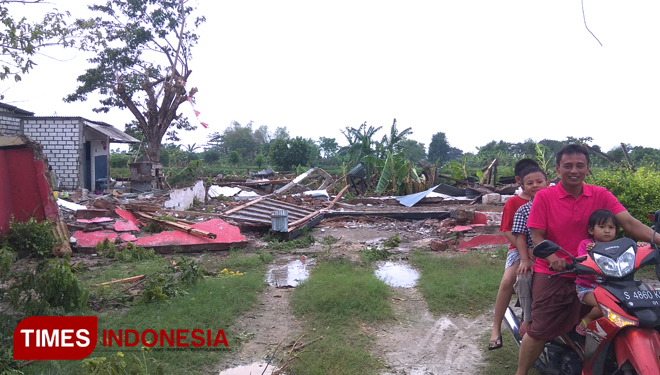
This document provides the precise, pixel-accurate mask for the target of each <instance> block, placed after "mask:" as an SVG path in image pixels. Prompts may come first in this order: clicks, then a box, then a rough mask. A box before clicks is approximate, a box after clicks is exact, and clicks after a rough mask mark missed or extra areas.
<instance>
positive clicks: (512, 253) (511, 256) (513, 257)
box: [504, 249, 520, 269]
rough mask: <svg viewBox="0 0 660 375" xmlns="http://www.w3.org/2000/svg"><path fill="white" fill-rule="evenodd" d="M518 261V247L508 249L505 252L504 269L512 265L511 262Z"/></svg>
mask: <svg viewBox="0 0 660 375" xmlns="http://www.w3.org/2000/svg"><path fill="white" fill-rule="evenodd" d="M518 261H520V254H518V249H511V250H509V252H508V253H507V254H506V265H505V266H504V269H507V268H509V267H511V266H513V264H514V263H516V262H518Z"/></svg>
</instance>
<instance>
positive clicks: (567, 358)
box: [505, 211, 660, 375]
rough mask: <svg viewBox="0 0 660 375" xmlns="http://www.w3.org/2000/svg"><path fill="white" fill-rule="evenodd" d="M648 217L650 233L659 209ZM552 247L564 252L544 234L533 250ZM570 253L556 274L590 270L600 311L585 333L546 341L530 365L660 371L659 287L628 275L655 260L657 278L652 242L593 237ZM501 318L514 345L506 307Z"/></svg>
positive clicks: (628, 373)
mask: <svg viewBox="0 0 660 375" xmlns="http://www.w3.org/2000/svg"><path fill="white" fill-rule="evenodd" d="M654 219H655V220H654V236H655V232H656V230H657V229H658V227H660V211H658V212H656V214H655V218H654ZM557 251H563V252H564V253H566V254H568V252H566V251H565V250H563V249H561V248H560V247H559V246H558V245H557V244H555V243H554V242H552V241H548V240H546V241H543V242H541V243H539V244H538V245H537V246H536V247H534V255H535V256H536V257H538V258H542V259H545V258H547V257H548V256H550V255H551V254H554V253H555V252H557ZM568 255H570V254H568ZM570 256H571V258H572V260H573V262H572V263H571V264H568V265H567V267H566V271H563V272H560V273H557V274H556V275H560V274H566V273H575V275H576V277H580V276H587V275H595V276H596V280H597V281H598V282H599V285H598V287H596V289H594V297H595V299H596V302H597V303H598V306H599V307H600V310H601V312H602V313H603V316H602V317H601V318H599V319H596V320H594V321H593V322H591V323H590V324H589V325H588V326H587V328H588V334H587V336H586V337H585V336H581V335H578V334H577V333H575V332H574V331H571V332H569V333H567V334H564V335H561V336H559V337H557V338H555V339H553V340H552V341H550V342H548V343H547V344H546V346H545V348H544V350H543V353H542V354H541V356H540V357H539V359H538V360H537V361H536V363H535V365H534V367H535V368H536V369H537V370H539V372H541V373H542V374H545V375H551V374H552V375H580V374H583V375H603V374H612V375H634V374H637V375H660V335H659V334H658V329H659V328H660V290H654V289H653V288H652V287H651V286H650V285H647V284H645V283H643V282H641V281H639V280H635V279H634V274H635V271H637V270H638V269H640V268H641V267H643V266H646V265H650V264H655V265H656V275H657V276H658V277H659V280H660V275H659V273H660V267H658V266H657V265H658V263H659V261H660V253H659V252H658V248H657V247H656V246H655V245H654V244H651V246H644V247H639V248H638V247H637V244H636V243H635V242H634V241H633V240H631V239H629V238H621V239H618V240H615V241H612V242H606V243H597V244H596V245H595V246H594V248H593V249H591V250H590V251H589V256H586V257H581V258H575V257H573V256H572V255H570ZM556 275H552V276H550V277H555V276H556ZM505 322H506V324H507V326H508V327H509V330H510V332H511V334H512V335H513V337H514V340H515V341H516V342H517V343H518V345H520V342H521V340H522V338H521V337H520V334H519V333H518V331H519V322H518V318H517V317H516V315H515V314H514V313H513V311H512V310H511V309H510V308H509V309H508V310H507V312H506V314H505Z"/></svg>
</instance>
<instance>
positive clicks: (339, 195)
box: [328, 184, 349, 208]
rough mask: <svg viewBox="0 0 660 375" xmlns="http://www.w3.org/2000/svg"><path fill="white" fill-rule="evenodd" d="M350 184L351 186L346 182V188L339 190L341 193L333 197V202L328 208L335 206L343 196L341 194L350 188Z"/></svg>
mask: <svg viewBox="0 0 660 375" xmlns="http://www.w3.org/2000/svg"><path fill="white" fill-rule="evenodd" d="M348 186H349V185H348V184H346V186H344V188H343V189H341V191H340V192H339V194H337V196H336V197H335V199H333V200H332V202H330V205H329V206H328V208H332V206H334V205H335V203H337V201H339V199H340V198H341V196H342V195H344V193H345V192H346V190H348Z"/></svg>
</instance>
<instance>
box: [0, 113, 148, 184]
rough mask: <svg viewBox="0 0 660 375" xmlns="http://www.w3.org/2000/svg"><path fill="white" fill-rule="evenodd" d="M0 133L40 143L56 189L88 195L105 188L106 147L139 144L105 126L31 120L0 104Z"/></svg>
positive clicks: (61, 118) (53, 118) (60, 119)
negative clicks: (56, 183) (86, 192)
mask: <svg viewBox="0 0 660 375" xmlns="http://www.w3.org/2000/svg"><path fill="white" fill-rule="evenodd" d="M0 133H2V134H3V135H6V136H10V135H17V134H25V135H27V136H29V137H30V138H31V139H32V140H34V141H36V142H39V143H41V146H42V147H43V153H44V155H45V156H46V157H47V158H48V164H49V165H50V167H51V168H52V169H53V172H55V174H56V175H57V178H58V181H59V185H60V186H59V188H60V189H80V188H85V189H89V190H90V191H92V192H94V191H96V190H101V189H102V188H104V187H106V186H108V182H109V173H108V172H109V166H110V143H140V141H139V140H137V139H135V138H133V137H131V136H130V135H128V134H126V133H124V132H122V131H120V130H118V129H117V128H115V127H114V126H112V125H110V124H106V123H105V122H99V121H91V120H87V119H85V118H83V117H67V116H46V117H42V116H35V115H34V113H33V112H29V111H26V110H24V109H20V108H17V107H15V106H12V105H9V104H4V103H0ZM53 188H57V187H55V186H54V187H53Z"/></svg>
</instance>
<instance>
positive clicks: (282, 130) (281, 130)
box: [273, 126, 291, 140]
mask: <svg viewBox="0 0 660 375" xmlns="http://www.w3.org/2000/svg"><path fill="white" fill-rule="evenodd" d="M273 138H274V139H284V140H287V139H289V138H291V136H290V135H289V131H288V130H287V129H286V126H284V127H282V126H278V127H277V128H276V129H275V132H274V133H273Z"/></svg>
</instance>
